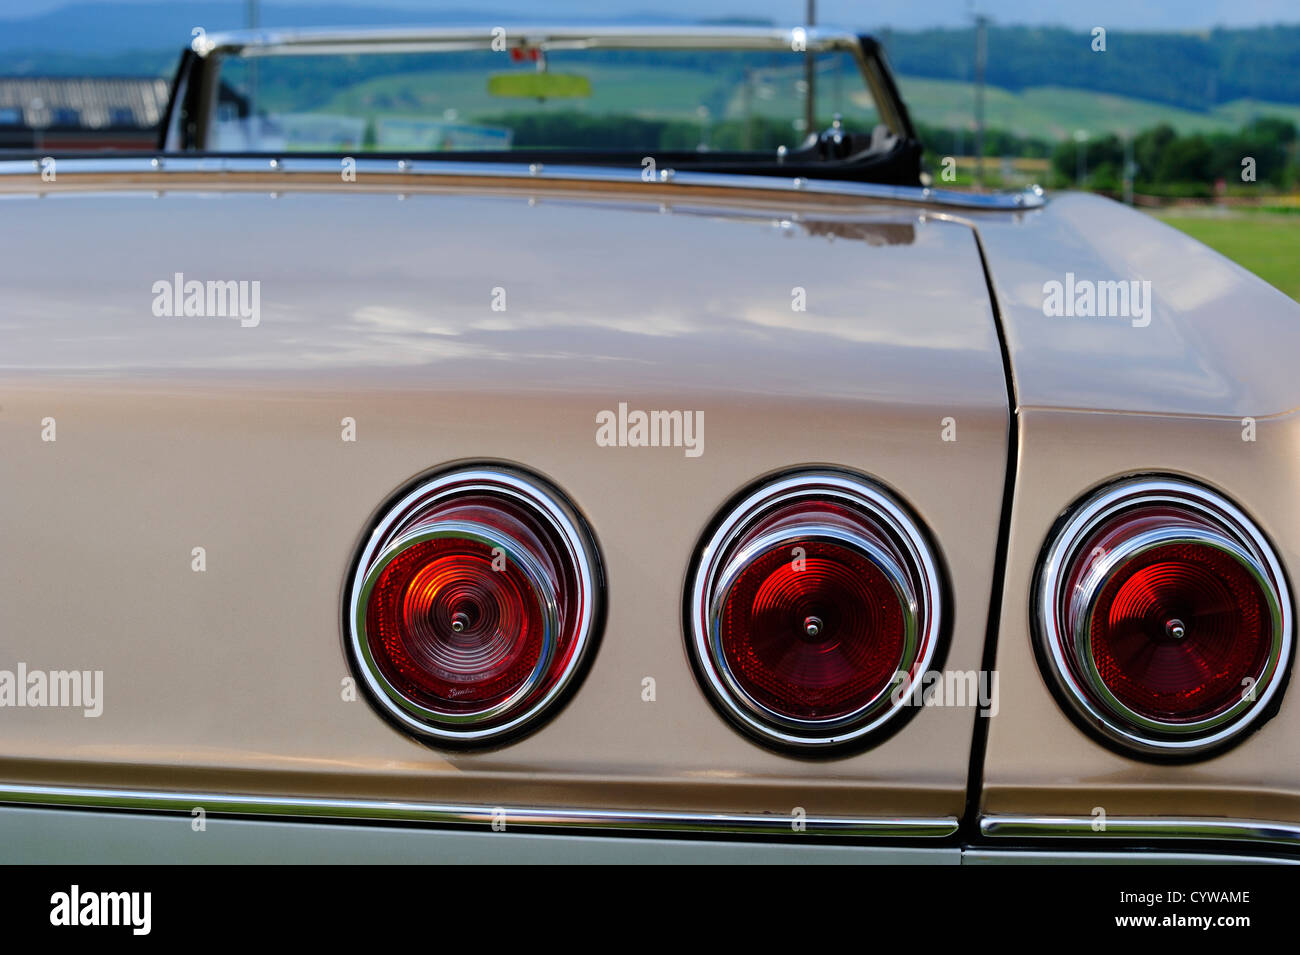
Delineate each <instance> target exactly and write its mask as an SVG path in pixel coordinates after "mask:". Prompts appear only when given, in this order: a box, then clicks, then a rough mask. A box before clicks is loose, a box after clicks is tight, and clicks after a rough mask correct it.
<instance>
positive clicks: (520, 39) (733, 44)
mask: <svg viewBox="0 0 1300 955" xmlns="http://www.w3.org/2000/svg"><path fill="white" fill-rule="evenodd" d="M501 31H504V42H505V44H506V47H507V48H510V47H517V46H524V47H540V48H542V49H544V50H638V49H641V50H646V49H660V50H718V51H731V50H759V51H762V50H771V51H785V52H792V53H803V52H805V51H807V52H813V53H828V52H834V51H846V52H855V51H857V50H858V49H859V47H860V43H861V41H860V40H859V38H858V37H857V36H856V35H854V34H852V33H848V32H845V31H841V30H824V29H819V28H817V27H798V26H797V27H785V28H776V27H654V26H651V27H550V26H548V27H530V26H527V25H521V26H510V25H508V24H506V25H503V26H476V27H399V28H377V29H352V30H350V29H312V30H233V31H229V32H222V33H210V34H201V35H199V36H197V37H195V39H194V41H193V43H192V44H191V47H192V48H193V50H194V52H195V53H197V54H198V55H199V56H203V57H207V56H211V55H212V54H219V55H225V54H231V55H236V56H301V55H304V54H312V53H317V54H353V53H377V52H379V53H420V52H429V53H454V52H464V51H469V50H493V49H500V43H501V39H500V38H501V37H502V33H501ZM494 43H495V44H497V45H496V47H494V45H493V44H494Z"/></svg>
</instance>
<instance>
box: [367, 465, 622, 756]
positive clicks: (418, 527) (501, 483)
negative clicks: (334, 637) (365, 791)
mask: <svg viewBox="0 0 1300 955" xmlns="http://www.w3.org/2000/svg"><path fill="white" fill-rule="evenodd" d="M471 495H485V496H487V497H489V498H491V497H495V498H498V499H506V500H509V501H511V502H513V503H514V504H515V505H516V506H518V507H522V508H524V509H525V510H526V511H527V512H528V513H529V514H530V515H532V516H533V517H535V518H536V519H537V520H538V521H539V522H542V524H544V526H545V527H546V528H547V529H548V530H549V531H550V532H551V538H552V540H553V541H555V542H557V544H558V545H559V549H560V551H561V559H563V560H565V561H566V562H567V563H568V566H569V569H570V570H571V572H572V575H573V579H574V580H575V581H576V586H577V589H578V594H577V597H576V599H577V600H578V602H579V613H578V615H577V625H576V633H575V635H574V637H573V640H574V647H573V650H572V652H571V654H570V656H569V659H568V660H567V661H566V662H565V663H564V664H563V667H562V670H561V671H560V672H558V673H557V674H551V673H550V671H549V670H548V667H547V664H548V662H549V656H550V654H551V653H552V652H553V648H554V641H555V639H556V634H555V630H556V628H557V627H558V626H559V625H560V621H559V618H558V616H557V612H556V609H555V595H554V594H553V593H552V592H551V591H552V589H553V588H552V587H551V586H550V583H549V581H548V580H547V579H546V575H545V574H544V573H542V572H541V570H540V568H538V567H537V566H535V563H536V562H535V560H534V558H532V557H530V555H529V554H528V553H527V551H526V550H525V549H524V548H521V547H518V546H516V543H515V542H514V541H512V540H511V539H510V538H509V537H508V536H506V535H502V534H501V533H500V532H499V531H497V530H496V529H494V528H490V527H487V526H483V525H476V526H468V525H464V524H463V523H461V522H456V521H433V522H430V521H429V519H428V517H427V516H426V515H427V514H428V512H429V511H430V510H431V509H432V508H433V507H434V506H436V505H439V504H442V503H445V502H448V501H452V500H454V499H456V498H460V497H468V496H471ZM445 535H450V536H456V537H468V538H471V539H479V540H481V541H482V542H484V543H485V544H488V545H491V546H494V547H500V548H501V549H502V550H503V551H504V552H506V553H508V554H509V555H510V559H511V560H513V561H515V562H516V563H517V565H518V566H519V567H520V569H521V570H522V572H523V573H524V574H525V576H526V577H527V578H528V579H529V580H530V581H531V583H532V585H533V587H534V593H535V595H536V596H537V599H538V600H539V603H540V612H541V615H542V618H543V619H544V620H545V623H546V636H545V638H544V645H545V647H546V649H545V651H544V655H543V657H542V658H541V659H539V661H538V664H537V666H536V667H535V669H534V671H533V672H532V674H531V675H530V677H529V679H528V681H527V682H526V683H525V684H524V685H522V686H521V687H520V688H519V689H518V690H516V691H515V692H514V693H513V694H512V695H511V696H510V698H509V699H507V700H505V701H503V702H501V703H498V704H495V705H492V706H490V707H484V708H483V709H482V710H481V711H476V712H473V713H459V714H449V713H445V712H440V711H437V710H434V709H431V708H429V707H427V706H424V705H421V704H420V703H419V702H417V701H415V700H412V699H411V698H410V697H408V696H407V695H406V694H404V693H403V692H402V691H401V690H400V689H399V688H398V687H396V686H394V685H393V684H392V683H391V682H390V681H389V680H388V679H386V678H385V676H384V674H383V673H382V672H381V670H380V667H379V665H378V663H377V661H376V660H375V659H374V656H373V655H372V653H371V651H370V647H369V641H368V640H367V638H366V612H367V601H368V599H369V596H370V593H371V591H372V589H373V587H374V585H375V583H376V581H377V580H378V578H379V576H380V575H381V574H382V572H383V570H384V568H385V567H386V566H387V565H388V563H390V562H391V561H392V560H393V559H394V558H395V557H396V556H397V555H398V554H400V553H401V552H402V551H404V550H405V549H407V548H408V547H411V546H413V545H415V544H418V543H420V542H422V541H426V540H429V539H432V538H434V537H438V536H445ZM345 600H346V605H345V607H344V638H345V644H346V649H347V652H348V656H349V658H350V659H351V661H352V663H353V669H354V670H355V671H356V672H357V673H358V675H359V676H360V677H361V679H362V681H363V683H364V685H365V686H366V688H367V689H368V690H369V696H370V698H371V699H372V700H373V701H374V702H375V704H376V705H377V706H378V707H379V709H380V710H381V712H382V713H383V714H384V715H385V716H387V717H389V718H390V719H392V720H394V721H396V722H397V723H398V724H399V725H400V726H401V727H402V728H403V729H405V730H408V731H409V732H411V733H413V734H415V735H417V736H419V737H421V738H423V739H425V740H427V741H432V742H440V743H445V744H448V745H452V746H465V745H488V744H492V743H497V742H500V741H503V740H506V739H511V738H514V737H517V736H519V735H521V734H523V733H525V732H527V731H529V730H531V729H533V728H535V727H536V725H537V724H538V723H539V721H540V720H541V719H542V718H544V717H545V716H546V715H548V714H550V713H551V712H553V711H554V710H555V709H556V708H557V707H558V704H559V703H560V702H562V700H563V698H564V697H566V696H567V694H568V693H569V691H570V690H571V689H572V688H573V686H574V685H575V683H576V682H577V679H578V678H579V677H580V676H581V674H582V673H583V671H584V670H585V668H586V667H587V666H588V664H589V662H590V657H591V655H592V652H593V650H594V645H595V643H596V641H597V638H598V628H599V625H600V622H601V619H602V614H603V606H604V577H603V571H602V564H601V561H600V556H599V551H598V549H597V546H596V542H595V539H594V537H593V536H592V534H591V531H590V529H589V528H588V527H587V525H586V523H585V522H584V521H583V520H582V518H581V517H580V516H579V514H578V512H577V511H576V509H575V508H573V506H572V505H571V504H569V503H568V501H567V500H565V499H564V497H563V496H562V495H561V494H560V492H559V491H558V490H556V489H554V488H553V487H552V486H551V485H550V484H549V483H548V482H546V481H544V480H543V479H541V478H539V477H536V476H535V475H532V474H530V473H528V472H525V471H523V470H522V469H518V468H513V467H504V466H495V465H481V466H468V467H459V468H456V469H453V470H449V471H444V472H442V473H438V474H435V475H433V476H431V477H428V478H426V479H424V480H421V481H419V482H418V483H416V484H415V485H414V486H413V487H411V489H409V490H407V491H406V492H404V493H401V494H400V495H399V496H398V497H397V498H396V499H395V500H394V501H393V502H392V503H391V504H390V505H388V506H386V507H384V508H383V509H382V510H381V512H380V516H379V518H378V520H377V521H376V522H375V525H374V527H373V529H372V530H371V532H370V533H369V534H368V535H367V536H366V539H365V542H364V544H363V545H362V547H361V549H360V552H359V553H358V555H357V557H356V559H355V561H354V563H353V565H352V570H351V573H350V577H349V582H348V586H347V588H346V590H345ZM545 679H549V680H550V683H549V685H548V686H547V687H546V689H545V692H544V693H541V694H540V695H538V694H537V693H536V691H537V689H538V687H539V686H540V685H541V683H542V681H543V680H545ZM533 697H535V698H533Z"/></svg>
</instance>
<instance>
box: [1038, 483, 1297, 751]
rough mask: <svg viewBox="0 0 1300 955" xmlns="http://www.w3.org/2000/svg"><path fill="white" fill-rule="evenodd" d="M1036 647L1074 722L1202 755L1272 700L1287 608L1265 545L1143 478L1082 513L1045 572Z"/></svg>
mask: <svg viewBox="0 0 1300 955" xmlns="http://www.w3.org/2000/svg"><path fill="white" fill-rule="evenodd" d="M1038 602H1039V613H1038V615H1037V617H1038V630H1039V639H1040V642H1041V645H1042V646H1043V649H1044V650H1045V651H1046V653H1045V654H1044V658H1045V660H1047V661H1048V662H1049V664H1050V665H1049V670H1050V672H1051V675H1052V677H1053V679H1054V681H1055V682H1056V683H1057V685H1058V687H1059V688H1060V689H1061V690H1063V691H1064V695H1065V696H1066V698H1067V700H1068V701H1069V702H1070V704H1071V707H1072V709H1073V710H1074V711H1075V712H1076V713H1077V714H1079V715H1080V716H1082V717H1083V718H1084V719H1085V721H1086V722H1087V723H1088V724H1089V725H1091V726H1092V727H1093V728H1094V729H1095V730H1098V731H1100V732H1101V733H1102V734H1103V735H1105V736H1106V737H1107V738H1109V739H1110V740H1112V741H1114V742H1118V743H1121V744H1123V745H1125V746H1127V747H1129V748H1131V749H1134V750H1137V751H1140V752H1144V753H1169V754H1178V753H1184V754H1195V753H1197V752H1200V751H1203V750H1207V749H1210V748H1212V747H1215V746H1218V745H1221V744H1223V743H1225V742H1226V741H1227V740H1229V739H1231V738H1232V737H1234V736H1235V735H1237V734H1239V733H1240V732H1242V731H1243V730H1244V729H1245V727H1246V726H1247V725H1248V724H1249V723H1250V722H1252V721H1253V720H1254V719H1255V718H1256V717H1257V716H1258V715H1259V714H1260V713H1261V712H1263V711H1264V710H1265V708H1266V706H1267V704H1268V702H1269V700H1270V699H1271V698H1272V697H1273V695H1274V694H1275V693H1276V691H1277V689H1278V686H1279V685H1280V680H1279V679H1278V677H1279V675H1280V673H1281V672H1282V671H1283V669H1284V668H1285V666H1286V662H1287V661H1288V660H1289V658H1290V652H1291V627H1292V621H1291V604H1290V597H1289V594H1288V592H1287V588H1286V581H1285V578H1284V577H1283V575H1282V571H1281V567H1280V565H1279V564H1278V562H1277V558H1276V557H1275V556H1274V554H1273V552H1272V549H1271V548H1270V547H1269V545H1268V542H1267V541H1266V540H1265V539H1264V537H1263V536H1262V535H1261V534H1260V532H1259V531H1258V530H1257V529H1256V528H1255V527H1254V525H1253V524H1251V522H1250V521H1249V520H1248V519H1247V518H1246V517H1245V515H1244V514H1242V513H1241V512H1240V511H1239V510H1238V509H1237V508H1236V507H1234V506H1233V505H1231V504H1230V503H1228V502H1227V501H1226V500H1224V499H1223V498H1222V497H1220V496H1219V495H1217V494H1214V493H1213V492H1210V491H1208V490H1206V489H1204V488H1201V487H1199V486H1197V485H1194V484H1190V483H1188V482H1183V481H1175V480H1164V479H1153V478H1144V479H1140V480H1134V481H1127V482H1124V483H1121V484H1119V485H1115V486H1112V487H1110V488H1108V489H1106V490H1104V491H1102V492H1101V493H1099V494H1098V495H1095V496H1094V497H1093V498H1092V499H1090V500H1089V501H1086V502H1085V503H1084V504H1083V505H1082V506H1081V507H1080V508H1079V509H1078V510H1077V511H1076V512H1075V513H1074V514H1073V515H1072V516H1071V518H1070V519H1069V520H1068V521H1067V523H1066V524H1065V525H1064V526H1063V527H1062V529H1061V531H1060V532H1059V533H1058V535H1057V536H1056V538H1055V539H1054V541H1053V542H1052V544H1051V545H1050V547H1049V549H1048V552H1047V555H1046V557H1045V560H1044V563H1043V567H1042V570H1041V572H1040V583H1039V591H1038Z"/></svg>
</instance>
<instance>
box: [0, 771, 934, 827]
mask: <svg viewBox="0 0 1300 955" xmlns="http://www.w3.org/2000/svg"><path fill="white" fill-rule="evenodd" d="M0 803H8V804H14V805H22V806H63V807H77V808H82V809H112V810H124V811H144V812H181V813H187V814H188V813H190V812H192V811H193V810H194V809H196V808H202V809H203V810H204V811H205V812H207V813H217V814H229V815H238V816H277V817H299V818H309V819H355V820H372V819H373V820H388V821H401V822H421V823H428V824H433V825H441V826H482V827H488V828H490V827H491V826H492V824H493V822H497V823H498V825H499V824H500V821H501V815H500V813H501V811H502V810H504V812H505V822H506V825H507V826H508V827H538V828H548V829H549V828H558V829H596V830H610V831H631V832H639V831H644V832H703V833H751V834H765V835H789V834H792V833H794V832H795V829H794V828H793V825H792V823H793V817H791V816H789V815H784V814H781V813H756V812H753V813H706V812H675V811H661V810H624V809H571V808H563V809H542V808H537V807H528V808H511V807H508V806H507V807H494V806H477V805H461V804H450V803H425V802H408V801H402V800H378V799H335V798H312V797H299V796H255V795H247V794H218V793H193V792H167V791H163V790H138V789H93V788H82V787H70V786H31V785H22V784H17V783H4V784H0ZM801 824H802V825H804V826H805V828H806V831H807V832H810V833H814V834H817V835H840V836H873V837H877V838H925V839H941V838H944V837H946V836H951V835H952V834H953V833H955V832H956V831H957V819H956V817H955V816H936V817H909V816H893V817H855V816H812V815H810V816H807V817H806V818H803V819H802V820H801Z"/></svg>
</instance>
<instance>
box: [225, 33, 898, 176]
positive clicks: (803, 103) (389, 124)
mask: <svg viewBox="0 0 1300 955" xmlns="http://www.w3.org/2000/svg"><path fill="white" fill-rule="evenodd" d="M810 65H811V88H812V106H813V109H812V110H811V116H812V121H813V123H814V129H813V130H812V132H813V133H816V132H817V131H820V130H825V129H829V128H832V127H833V126H834V124H835V121H836V118H837V117H839V119H840V125H839V127H838V128H840V129H841V130H842V131H843V135H844V136H845V141H846V142H847V141H848V137H849V136H853V137H855V138H854V140H853V141H854V144H855V148H857V149H860V148H870V147H871V146H872V143H873V135H874V137H875V143H876V144H877V145H878V146H883V147H888V146H889V145H890V142H889V139H890V135H889V130H887V129H885V128H884V127H883V126H881V120H880V116H879V115H878V112H877V104H876V102H875V100H874V98H873V97H872V95H871V91H870V89H869V88H868V86H867V84H866V82H865V81H864V77H863V74H862V72H861V69H860V67H859V65H858V62H857V60H856V59H855V58H854V56H853V55H852V54H851V53H849V52H846V51H839V50H837V51H826V52H819V53H804V52H793V51H790V50H784V51H780V50H778V51H770V50H763V51H745V50H701V49H692V50H659V49H598V50H558V51H547V52H543V51H542V50H541V49H539V48H537V47H526V46H525V47H512V48H510V49H506V50H502V51H499V52H497V51H490V50H481V51H469V52H437V53H428V52H422V53H366V54H359V55H358V54H352V55H336V54H311V55H293V54H290V55H277V56H261V57H254V58H247V59H245V58H240V57H237V56H226V57H222V59H221V61H220V67H219V74H218V75H219V81H220V82H219V91H220V92H219V96H218V100H217V104H216V107H215V112H214V114H213V117H212V122H211V127H210V135H209V140H208V143H207V148H208V149H210V150H215V151H223V152H282V151H310V152H322V151H325V152H330V151H337V152H342V153H352V152H367V151H371V152H463V151H473V152H483V151H489V152H496V151H501V152H506V151H518V150H539V149H540V150H545V149H567V150H622V151H641V152H644V153H655V152H662V151H694V152H698V153H710V152H717V153H751V152H752V153H762V154H764V155H768V156H770V155H772V154H773V153H774V152H775V151H776V150H777V149H778V148H779V147H782V146H784V147H786V148H787V149H788V150H792V151H793V150H797V149H799V148H801V147H802V146H804V145H805V140H807V139H808V136H809V133H810V130H809V128H808V123H809V116H810V111H809V108H808V100H809V86H810V84H809V73H810V69H809V67H810ZM845 151H846V152H847V149H846V150H845Z"/></svg>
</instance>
